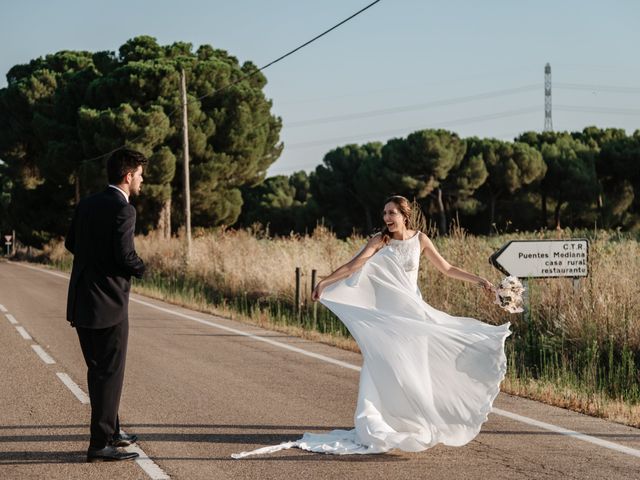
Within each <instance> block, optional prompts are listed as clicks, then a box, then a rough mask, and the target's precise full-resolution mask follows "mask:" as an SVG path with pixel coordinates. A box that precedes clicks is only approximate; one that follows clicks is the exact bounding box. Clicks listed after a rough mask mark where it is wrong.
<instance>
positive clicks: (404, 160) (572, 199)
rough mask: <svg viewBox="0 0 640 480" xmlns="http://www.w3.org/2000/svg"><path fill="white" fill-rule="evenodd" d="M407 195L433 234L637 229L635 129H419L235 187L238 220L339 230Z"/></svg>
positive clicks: (373, 221)
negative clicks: (510, 132)
mask: <svg viewBox="0 0 640 480" xmlns="http://www.w3.org/2000/svg"><path fill="white" fill-rule="evenodd" d="M392 193H393V194H401V195H404V196H407V197H409V198H412V199H415V200H416V201H417V202H418V203H419V204H420V205H421V207H422V209H423V211H424V212H425V213H426V214H427V217H428V218H429V219H430V220H431V222H432V223H433V224H434V226H435V227H436V228H437V229H438V231H439V232H440V233H441V234H446V232H448V230H449V227H450V224H451V221H452V220H453V219H457V221H459V223H460V224H461V225H462V226H464V227H465V228H466V229H467V230H469V231H471V232H473V233H477V234H487V233H492V232H495V231H497V230H498V231H514V230H520V231H525V230H529V231H531V230H538V229H548V228H561V227H565V226H568V227H572V228H585V227H586V228H593V227H598V228H622V229H625V230H636V231H637V230H639V229H640V130H637V131H636V132H635V133H633V134H632V135H630V136H628V135H627V134H626V133H625V131H624V130H623V129H615V128H606V129H600V128H597V127H587V128H585V129H584V130H582V131H580V132H542V133H537V132H525V133H523V134H521V135H520V136H518V137H517V138H515V139H514V141H502V140H496V139H492V138H477V137H471V138H466V139H462V138H460V137H459V136H458V135H457V134H455V133H453V132H449V131H446V130H420V131H416V132H413V133H411V134H409V135H407V136H406V137H405V138H393V139H391V140H389V141H387V142H386V143H384V144H383V143H379V142H372V143H366V144H363V145H356V144H352V145H345V146H340V147H338V148H335V149H333V150H331V151H330V152H328V153H327V154H326V155H325V156H324V160H323V164H322V165H320V166H318V167H317V168H316V169H315V170H314V171H313V172H311V173H310V174H308V175H307V174H306V173H305V172H296V173H294V174H292V175H291V176H285V175H279V176H275V177H271V178H268V179H266V181H265V182H263V183H262V184H260V185H258V186H256V187H253V188H246V189H244V190H243V198H244V199H245V208H243V211H242V213H241V216H240V223H241V224H242V225H244V226H248V225H251V224H252V223H254V222H261V223H263V224H267V223H268V224H269V227H270V231H271V232H273V233H288V232H289V231H292V230H293V231H298V232H301V231H305V230H307V231H308V230H309V229H312V228H313V227H314V225H315V224H316V223H317V222H318V220H319V219H321V220H322V221H323V222H324V223H325V225H327V226H329V227H330V228H332V229H334V230H335V231H336V232H337V233H338V235H349V234H350V233H352V232H353V231H354V230H355V231H357V232H361V233H369V232H371V231H373V230H374V229H376V227H378V228H379V227H380V223H381V211H382V207H383V202H384V199H385V198H386V197H387V196H388V195H390V194H392Z"/></svg>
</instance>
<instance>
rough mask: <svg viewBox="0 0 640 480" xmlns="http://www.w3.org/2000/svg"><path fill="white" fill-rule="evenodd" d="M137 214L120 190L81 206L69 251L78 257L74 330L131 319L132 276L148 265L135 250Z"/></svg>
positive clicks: (70, 307) (71, 314)
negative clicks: (134, 237)
mask: <svg viewBox="0 0 640 480" xmlns="http://www.w3.org/2000/svg"><path fill="white" fill-rule="evenodd" d="M135 223H136V210H135V208H134V207H133V206H132V205H131V204H129V202H127V200H126V199H125V197H124V195H123V194H122V193H121V192H120V191H118V190H116V189H115V188H111V187H109V188H107V189H106V190H105V191H103V192H101V193H97V194H95V195H92V196H90V197H87V198H84V199H82V200H81V201H80V203H79V204H78V206H77V207H76V211H75V213H74V216H73V220H72V222H71V228H70V229H69V234H68V235H67V238H66V239H65V247H66V248H67V250H69V251H70V252H71V253H73V269H72V270H71V279H70V281H69V293H68V296H67V320H68V321H69V322H71V325H72V326H77V327H83V328H107V327H110V326H113V325H116V324H118V323H120V322H122V321H123V320H125V319H127V318H128V312H129V290H130V286H131V285H130V279H131V277H132V276H135V277H138V278H141V277H142V274H143V273H144V263H143V262H142V260H141V259H140V257H138V254H137V253H136V251H135V248H134V245H133V235H134V229H135Z"/></svg>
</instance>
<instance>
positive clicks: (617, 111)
mask: <svg viewBox="0 0 640 480" xmlns="http://www.w3.org/2000/svg"><path fill="white" fill-rule="evenodd" d="M555 108H556V110H561V111H564V112H586V113H605V114H611V115H640V108H615V107H586V106H572V105H556V107H555Z"/></svg>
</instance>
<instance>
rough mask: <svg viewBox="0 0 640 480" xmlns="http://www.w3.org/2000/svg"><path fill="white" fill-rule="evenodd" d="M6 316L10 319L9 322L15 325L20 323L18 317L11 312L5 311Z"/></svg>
mask: <svg viewBox="0 0 640 480" xmlns="http://www.w3.org/2000/svg"><path fill="white" fill-rule="evenodd" d="M4 316H5V317H7V320H9V322H11V323H12V324H13V325H17V324H18V320H16V317H14V316H13V315H11V314H10V313H5V314H4Z"/></svg>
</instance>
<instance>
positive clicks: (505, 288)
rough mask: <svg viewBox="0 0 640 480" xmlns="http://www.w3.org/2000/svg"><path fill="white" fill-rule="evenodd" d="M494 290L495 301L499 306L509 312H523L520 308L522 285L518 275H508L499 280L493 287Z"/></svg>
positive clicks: (521, 304) (521, 303)
mask: <svg viewBox="0 0 640 480" xmlns="http://www.w3.org/2000/svg"><path fill="white" fill-rule="evenodd" d="M494 292H495V294H496V301H495V302H494V303H496V304H497V305H500V308H502V309H504V310H506V311H507V312H509V313H520V312H523V311H524V309H523V308H522V307H523V305H524V303H523V301H522V294H523V293H524V287H523V286H522V283H520V280H518V277H514V276H513V275H510V276H508V277H506V278H504V279H502V281H501V282H500V284H499V285H498V286H497V287H495V289H494Z"/></svg>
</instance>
